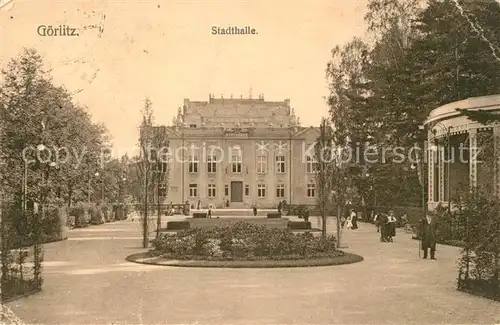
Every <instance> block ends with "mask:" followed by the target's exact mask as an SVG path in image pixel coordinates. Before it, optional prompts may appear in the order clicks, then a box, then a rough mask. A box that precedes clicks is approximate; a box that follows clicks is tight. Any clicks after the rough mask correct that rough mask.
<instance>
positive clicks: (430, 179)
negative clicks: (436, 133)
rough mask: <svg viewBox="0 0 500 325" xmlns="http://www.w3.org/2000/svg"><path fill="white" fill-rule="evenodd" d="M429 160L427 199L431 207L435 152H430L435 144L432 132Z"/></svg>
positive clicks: (430, 135) (428, 153)
mask: <svg viewBox="0 0 500 325" xmlns="http://www.w3.org/2000/svg"><path fill="white" fill-rule="evenodd" d="M427 139H428V141H427V144H428V145H427V148H426V151H427V159H428V162H429V163H428V165H429V166H428V168H427V177H428V178H427V197H428V201H427V203H428V206H430V205H431V204H432V203H433V202H434V164H435V161H434V157H435V154H434V151H433V150H430V148H429V146H430V145H431V144H432V143H433V142H434V137H433V134H432V132H430V131H429V133H428V135H427Z"/></svg>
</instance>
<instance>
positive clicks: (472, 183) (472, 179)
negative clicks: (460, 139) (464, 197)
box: [469, 129, 477, 188]
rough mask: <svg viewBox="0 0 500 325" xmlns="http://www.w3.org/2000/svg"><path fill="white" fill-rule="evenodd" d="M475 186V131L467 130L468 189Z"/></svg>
mask: <svg viewBox="0 0 500 325" xmlns="http://www.w3.org/2000/svg"><path fill="white" fill-rule="evenodd" d="M476 186H477V129H471V130H469V187H471V188H474V187H476Z"/></svg>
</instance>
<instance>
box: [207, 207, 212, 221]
mask: <svg viewBox="0 0 500 325" xmlns="http://www.w3.org/2000/svg"><path fill="white" fill-rule="evenodd" d="M208 217H209V218H210V219H211V218H212V209H211V208H208Z"/></svg>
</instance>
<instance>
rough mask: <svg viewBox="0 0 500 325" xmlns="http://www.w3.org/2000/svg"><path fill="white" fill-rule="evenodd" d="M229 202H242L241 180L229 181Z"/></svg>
mask: <svg viewBox="0 0 500 325" xmlns="http://www.w3.org/2000/svg"><path fill="white" fill-rule="evenodd" d="M231 202H243V182H231Z"/></svg>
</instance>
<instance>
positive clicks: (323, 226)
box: [321, 203, 326, 237]
mask: <svg viewBox="0 0 500 325" xmlns="http://www.w3.org/2000/svg"><path fill="white" fill-rule="evenodd" d="M325 210H326V209H325V204H324V203H323V207H322V209H321V222H322V224H321V235H322V236H323V237H326V211H325Z"/></svg>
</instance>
